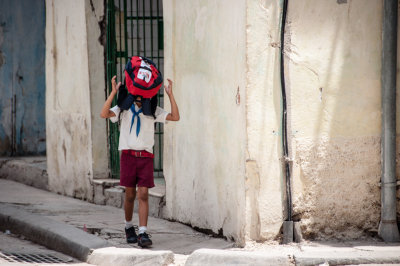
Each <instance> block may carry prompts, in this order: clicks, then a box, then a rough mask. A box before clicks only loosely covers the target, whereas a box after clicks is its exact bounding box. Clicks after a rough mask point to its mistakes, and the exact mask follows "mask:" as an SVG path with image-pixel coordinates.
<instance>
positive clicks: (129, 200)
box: [124, 187, 136, 221]
mask: <svg viewBox="0 0 400 266" xmlns="http://www.w3.org/2000/svg"><path fill="white" fill-rule="evenodd" d="M135 196H136V188H134V187H125V202H124V210H125V221H132V215H133V204H134V203H135Z"/></svg>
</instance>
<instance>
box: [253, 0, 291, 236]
mask: <svg viewBox="0 0 400 266" xmlns="http://www.w3.org/2000/svg"><path fill="white" fill-rule="evenodd" d="M247 4H248V6H247V51H246V53H247V138H248V141H247V151H248V153H247V158H246V180H247V183H246V191H247V193H246V199H247V200H246V214H247V215H246V217H247V223H246V236H247V238H250V239H254V240H266V239H274V238H275V237H276V236H277V235H278V234H279V230H280V227H281V225H282V220H283V211H282V208H283V200H282V198H283V194H282V186H283V184H282V180H283V177H282V174H281V164H280V160H279V159H280V157H281V145H282V144H281V141H280V139H281V135H280V133H279V132H280V121H281V120H280V116H281V98H280V97H281V91H280V79H279V19H280V6H279V2H278V1H248V3H247Z"/></svg>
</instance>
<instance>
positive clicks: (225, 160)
mask: <svg viewBox="0 0 400 266" xmlns="http://www.w3.org/2000/svg"><path fill="white" fill-rule="evenodd" d="M245 8H246V6H245V1H237V2H235V4H232V2H231V1H227V0H226V1H217V0H196V1H175V0H165V1H164V25H165V33H164V36H165V40H164V47H165V51H164V52H165V75H164V76H165V77H166V78H172V79H173V80H174V82H175V83H174V84H175V85H174V92H175V96H176V100H177V103H178V106H179V109H180V114H181V120H180V121H179V122H177V123H169V124H167V125H166V127H165V137H164V141H165V145H164V175H165V180H166V201H167V205H166V208H167V215H168V216H169V218H172V219H176V220H178V221H181V222H184V223H188V224H191V225H193V226H196V227H199V228H207V229H211V230H212V231H213V232H215V233H219V232H220V233H222V231H223V234H224V235H225V236H228V237H233V238H235V239H236V240H238V241H241V240H243V239H244V208H245V194H244V175H245V144H246V135H245V125H246V121H245V102H246V93H245V85H246V84H245V75H246V73H245V72H246V68H245V66H246V61H245V53H246V51H245V40H246V30H245V23H246V20H245V18H246V13H245V12H244V10H245ZM238 94H240V103H239V102H238V103H237V95H238ZM168 103H169V102H168V98H167V99H166V100H165V106H166V108H167V109H168V108H169V105H168Z"/></svg>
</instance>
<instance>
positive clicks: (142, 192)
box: [138, 187, 153, 247]
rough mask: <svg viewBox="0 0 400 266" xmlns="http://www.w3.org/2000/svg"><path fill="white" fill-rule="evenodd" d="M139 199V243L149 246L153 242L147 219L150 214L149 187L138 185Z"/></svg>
mask: <svg viewBox="0 0 400 266" xmlns="http://www.w3.org/2000/svg"><path fill="white" fill-rule="evenodd" d="M138 200H139V235H138V244H139V246H141V247H149V246H151V245H152V244H153V242H152V241H151V239H150V236H149V235H148V234H147V233H146V230H147V219H148V216H149V188H147V187H138Z"/></svg>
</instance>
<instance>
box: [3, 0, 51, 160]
mask: <svg viewBox="0 0 400 266" xmlns="http://www.w3.org/2000/svg"><path fill="white" fill-rule="evenodd" d="M27 5H29V8H26V6H27ZM27 25H29V27H27ZM44 37H45V5H44V1H43V0H34V1H30V0H21V1H13V0H2V1H0V95H1V97H0V156H10V155H11V156H16V155H37V154H45V153H46V130H45V128H46V125H45V68H44V60H45V38H44Z"/></svg>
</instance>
